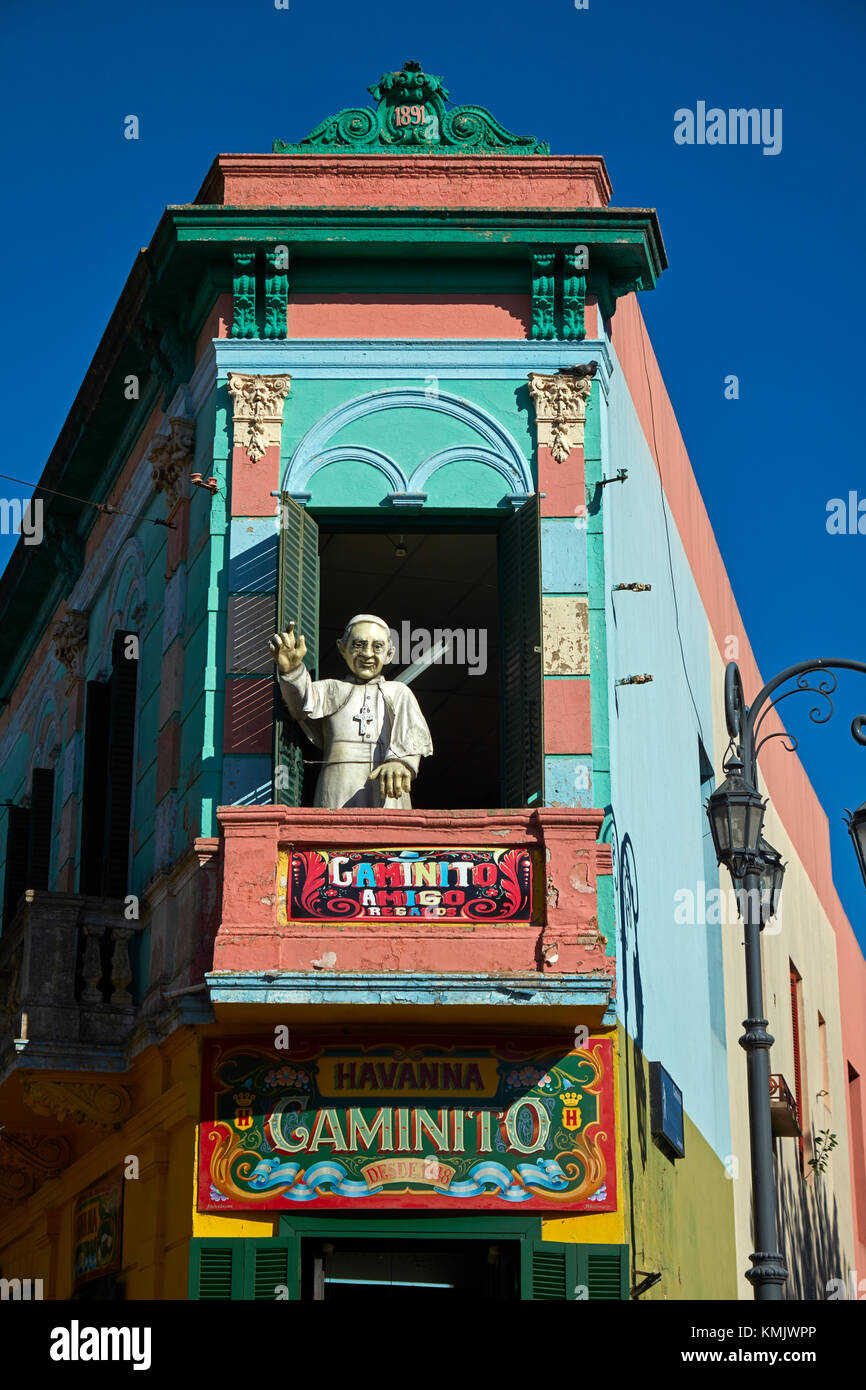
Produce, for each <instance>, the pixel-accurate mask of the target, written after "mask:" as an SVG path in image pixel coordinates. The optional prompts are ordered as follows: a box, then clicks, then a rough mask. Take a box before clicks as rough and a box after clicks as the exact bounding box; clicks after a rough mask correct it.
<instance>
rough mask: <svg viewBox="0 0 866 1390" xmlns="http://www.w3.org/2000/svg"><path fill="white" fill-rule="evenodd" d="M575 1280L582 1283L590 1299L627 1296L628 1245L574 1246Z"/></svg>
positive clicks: (625, 1297)
mask: <svg viewBox="0 0 866 1390" xmlns="http://www.w3.org/2000/svg"><path fill="white" fill-rule="evenodd" d="M577 1282H578V1284H585V1285H586V1287H587V1288H588V1290H589V1298H590V1301H591V1302H594V1301H596V1300H598V1299H620V1300H624V1299H627V1298H628V1246H627V1245H583V1246H580V1245H579V1246H578V1247H577Z"/></svg>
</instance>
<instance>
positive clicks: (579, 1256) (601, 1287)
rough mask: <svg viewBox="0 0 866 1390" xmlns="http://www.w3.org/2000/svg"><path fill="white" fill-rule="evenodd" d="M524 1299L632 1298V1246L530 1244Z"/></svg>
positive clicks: (535, 1242)
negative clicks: (629, 1254) (630, 1283)
mask: <svg viewBox="0 0 866 1390" xmlns="http://www.w3.org/2000/svg"><path fill="white" fill-rule="evenodd" d="M527 1254H528V1257H529V1262H530V1267H529V1271H528V1278H525V1279H524V1294H523V1296H524V1298H531V1299H557V1300H559V1301H566V1302H573V1301H578V1302H582V1301H586V1300H588V1301H589V1302H594V1301H596V1300H599V1299H619V1300H625V1299H627V1298H628V1247H627V1246H625V1245H575V1244H566V1243H564V1242H563V1243H560V1242H557V1241H552V1240H534V1241H531V1242H527Z"/></svg>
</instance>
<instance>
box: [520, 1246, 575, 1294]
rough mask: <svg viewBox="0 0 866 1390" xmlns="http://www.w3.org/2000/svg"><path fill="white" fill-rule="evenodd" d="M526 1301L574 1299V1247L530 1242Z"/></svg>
mask: <svg viewBox="0 0 866 1390" xmlns="http://www.w3.org/2000/svg"><path fill="white" fill-rule="evenodd" d="M528 1253H529V1258H530V1261H531V1264H530V1271H529V1294H528V1296H529V1298H534V1299H540V1298H555V1299H558V1300H559V1301H562V1300H565V1299H569V1298H573V1297H574V1284H575V1280H574V1246H573V1245H566V1244H564V1243H562V1244H560V1243H559V1242H557V1241H553V1240H534V1241H532V1243H531V1246H530V1247H529V1252H528Z"/></svg>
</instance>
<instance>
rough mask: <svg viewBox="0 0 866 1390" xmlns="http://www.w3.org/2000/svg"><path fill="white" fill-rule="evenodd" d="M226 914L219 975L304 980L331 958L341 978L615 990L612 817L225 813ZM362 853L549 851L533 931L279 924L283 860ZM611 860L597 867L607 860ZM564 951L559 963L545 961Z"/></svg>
mask: <svg viewBox="0 0 866 1390" xmlns="http://www.w3.org/2000/svg"><path fill="white" fill-rule="evenodd" d="M217 817H218V820H219V823H220V830H221V840H222V846H223V849H222V856H221V858H222V880H221V881H222V904H221V911H220V924H219V930H218V932H217V936H216V942H215V946H214V960H213V968H214V970H215V971H217V972H218V971H224V970H228V971H235V970H237V971H263V970H275V971H279V970H305V971H310V973H311V975H313V974H314V973H315V972H314V967H313V964H312V962H313V961H314V960H320V959H321V957H322V953H323V952H324V951H333V952H334V953H335V955H336V966H335V969H337V970H339V971H347V970H348V971H361V972H370V971H373V972H375V971H379V970H401V971H406V970H409V971H411V970H419V971H432V972H440V971H441V972H443V973H445V972H447V973H455V972H456V973H460V972H466V971H469V972H475V971H480V972H483V973H485V974H488V973H491V972H497V971H501V972H505V973H512V972H513V973H526V972H542V971H543V973H544V974H560V973H562V972H563V971H566V972H580V973H583V974H587V975H592V976H595V977H597V978H599V979H602V978H605V979H610V980H612V979H613V977H614V973H615V962H614V961H613V959H612V958H611V957H608V956H606V955H605V947H604V939H603V938H602V937H601V936H600V935H599V931H598V908H597V893H596V875H597V873H598V872H602V873H606V872H609V864H610V857H609V849H608V847H607V846H598V845H597V844H596V838H597V836H598V832H599V830H600V829H601V823H602V820H603V818H604V813H603V812H602V811H600V810H586V809H582V808H575V807H568V808H563V809H559V808H543V809H542V810H539V811H534V812H533V811H526V812H515V811H510V812H509V811H500V812H487V813H484V812H480V811H376V810H366V809H362V810H338V811H329V810H321V809H312V810H307V809H303V808H301V809H290V808H288V807H283V806H221V807H220V808H219V810H218V812H217ZM306 845H315V846H321V847H327V848H331V847H336V848H347V849H358V848H364V847H372V846H377V845H391V846H394V847H395V848H399V847H401V846H417V845H436V846H437V847H438V848H451V847H455V848H456V847H459V846H463V847H471V846H478V845H496V846H497V847H500V846H502V847H506V846H508V845H515V846H518V845H519V846H526V847H530V848H535V849H537V850H538V851H539V856H538V857H539V873H538V875H537V881H536V884H535V888H534V890H533V894H534V899H535V904H536V908H537V909H540V911H537V912H536V916H538V917H539V920H538V921H536V922H533V923H532V924H531V925H526V924H524V925H513V926H511V925H509V924H508V923H504V922H500V923H487V922H485V921H484V920H483V919H479V920H478V921H474V922H472V923H471V924H467V923H465V922H464V923H460V924H458V923H457V922H449V921H446V920H444V919H443V920H442V921H441V922H438V921H437V923H436V924H435V925H433V926H431V924H430V922H429V921H425V922H423V923H422V922H420V921H419V922H415V923H413V920H412V919H411V918H406V919H400V918H395V919H393V920H390V919H389V920H388V921H382V922H381V923H379V922H375V921H374V922H358V923H355V922H352V921H350V920H345V919H342V920H340V921H339V922H335V923H334V924H333V925H331V924H330V923H328V922H315V923H308V922H281V920H280V899H281V897H282V899H283V901H285V894H286V888H285V885H281V884H280V883H279V882H278V877H277V874H278V855H279V850H280V848H284V849H288V848H290V847H292V846H294V847H295V848H297V849H302V848H304V846H306ZM599 856H600V857H601V860H602V863H601V866H600V867H599V866H598V864H597V860H598V858H599ZM554 943H555V944H556V947H557V951H556V953H555V955H556V959H555V960H552V961H551V962H550V963H549V964H548V963H545V964H544V965H542V963H541V962H542V952H543V950H544V947H545V946H546V945H548V944H550V945H552V944H554Z"/></svg>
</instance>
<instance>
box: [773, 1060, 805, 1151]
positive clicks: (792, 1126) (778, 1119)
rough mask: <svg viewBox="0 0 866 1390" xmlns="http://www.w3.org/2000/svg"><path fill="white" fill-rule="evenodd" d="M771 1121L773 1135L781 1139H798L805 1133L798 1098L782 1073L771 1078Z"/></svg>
mask: <svg viewBox="0 0 866 1390" xmlns="http://www.w3.org/2000/svg"><path fill="white" fill-rule="evenodd" d="M770 1120H771V1123H772V1126H773V1133H774V1134H776V1135H778V1136H779V1137H780V1138H783V1139H793V1138H798V1137H799V1136H800V1135H801V1134H802V1132H803V1131H802V1130H801V1129H800V1117H799V1114H798V1110H797V1100H796V1097H795V1096H794V1094H793V1092H792V1091H791V1089H790V1087H789V1086H788V1083H787V1082H786V1080H785V1078H784V1076H782V1075H781V1073H780V1072H775V1073H774V1074H773V1075H772V1076H771V1077H770Z"/></svg>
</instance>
